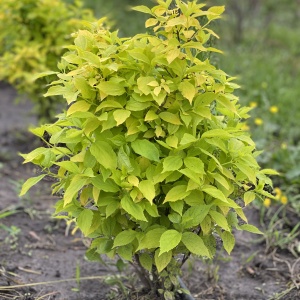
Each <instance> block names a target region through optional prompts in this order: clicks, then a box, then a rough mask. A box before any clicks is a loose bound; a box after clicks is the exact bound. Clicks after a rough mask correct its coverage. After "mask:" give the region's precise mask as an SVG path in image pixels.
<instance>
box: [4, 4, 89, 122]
mask: <svg viewBox="0 0 300 300" xmlns="http://www.w3.org/2000/svg"><path fill="white" fill-rule="evenodd" d="M0 7H1V12H0V70H1V71H0V80H4V81H7V82H9V83H10V84H11V85H13V86H14V87H15V88H16V89H17V90H18V92H19V93H20V94H26V95H27V96H29V98H30V99H31V100H33V101H35V102H36V105H37V109H38V113H39V115H40V117H48V118H49V117H50V115H51V112H49V110H51V109H52V110H55V109H54V107H51V106H53V105H54V104H53V105H52V102H54V103H55V102H58V101H59V99H58V97H56V98H55V99H54V98H51V99H48V100H47V101H46V100H45V99H44V98H43V97H42V94H43V93H45V90H46V85H47V84H48V81H49V80H50V79H48V78H46V77H44V78H42V79H39V80H38V81H36V82H35V75H36V74H37V73H42V72H47V73H46V74H52V72H49V71H57V62H58V61H59V59H60V57H61V56H62V55H63V53H64V52H65V51H66V50H65V49H64V48H63V47H64V46H65V45H68V44H69V43H72V37H71V33H72V32H74V30H77V29H79V28H83V27H84V23H83V20H85V21H92V20H94V17H93V15H92V12H91V11H90V10H85V9H82V3H81V1H76V2H75V3H74V4H66V3H65V2H63V1H61V0H38V1H36V0H22V1H18V0H0ZM52 79H53V78H52ZM52 79H51V80H52ZM49 102H50V105H49ZM60 102H62V101H61V100H60ZM53 113H54V112H52V114H53Z"/></svg>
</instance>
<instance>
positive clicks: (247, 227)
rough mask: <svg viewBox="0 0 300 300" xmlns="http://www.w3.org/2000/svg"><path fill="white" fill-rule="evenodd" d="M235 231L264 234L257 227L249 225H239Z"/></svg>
mask: <svg viewBox="0 0 300 300" xmlns="http://www.w3.org/2000/svg"><path fill="white" fill-rule="evenodd" d="M237 229H240V230H245V231H249V232H251V233H256V234H264V233H263V232H261V231H260V230H259V229H258V228H257V227H255V226H253V225H250V224H244V225H240V226H238V227H237Z"/></svg>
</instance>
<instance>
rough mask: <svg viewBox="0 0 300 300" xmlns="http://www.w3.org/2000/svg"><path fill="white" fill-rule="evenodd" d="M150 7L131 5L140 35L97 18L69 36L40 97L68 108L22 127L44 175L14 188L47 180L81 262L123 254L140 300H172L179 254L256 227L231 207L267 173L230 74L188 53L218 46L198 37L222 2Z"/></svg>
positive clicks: (210, 251) (260, 189)
mask: <svg viewBox="0 0 300 300" xmlns="http://www.w3.org/2000/svg"><path fill="white" fill-rule="evenodd" d="M158 2H159V5H157V6H155V7H154V8H152V9H150V8H148V7H146V6H138V7H136V8H135V9H136V10H138V11H141V12H144V13H147V14H150V15H151V17H150V19H148V20H147V22H146V26H147V27H148V28H153V30H152V31H151V32H150V33H148V34H139V35H136V36H134V37H132V38H119V37H118V35H117V32H110V31H109V30H105V29H103V27H99V25H98V24H97V23H94V24H91V26H90V28H89V30H85V31H79V32H77V33H76V38H75V41H74V45H71V46H70V47H69V50H70V51H69V52H68V53H66V54H65V55H64V56H63V58H62V61H61V63H60V69H61V72H60V73H59V74H58V77H59V78H58V80H56V81H54V82H53V83H52V86H51V87H50V88H49V90H48V92H47V96H51V95H62V96H63V97H64V98H65V99H66V102H67V104H68V106H69V108H68V109H67V111H65V112H63V113H62V114H60V115H59V118H58V120H57V121H56V122H55V123H53V124H48V125H43V126H41V127H39V128H36V129H34V130H32V132H33V133H34V134H36V135H37V136H39V137H40V138H43V136H44V134H45V133H46V134H47V135H48V136H50V139H49V141H46V142H47V143H48V147H40V148H37V149H35V150H34V151H33V152H31V153H29V154H26V155H23V156H24V158H25V162H26V163H27V162H32V163H34V164H37V165H39V166H40V167H42V168H43V170H44V174H42V175H40V176H38V177H34V178H31V179H29V180H28V181H27V182H26V183H25V184H24V186H23V190H22V194H23V193H25V192H26V191H27V190H28V189H29V188H30V187H31V186H32V185H34V184H36V183H37V182H39V181H40V180H41V179H42V178H44V177H45V176H50V177H54V178H55V179H56V180H57V182H56V183H55V184H54V185H53V186H52V188H53V193H61V194H62V195H63V196H62V199H61V200H60V201H58V202H57V205H56V213H57V214H60V213H62V212H63V213H67V215H68V218H70V219H73V220H74V221H75V222H76V224H77V226H78V227H79V228H80V229H81V230H82V232H83V233H84V234H85V235H86V236H88V237H91V238H93V242H92V244H91V246H90V249H89V251H88V257H90V258H95V257H97V256H99V255H102V254H106V255H107V256H109V257H114V256H117V255H118V256H120V257H121V258H122V259H124V260H128V261H135V262H136V263H137V264H138V266H139V267H140V268H141V269H142V270H143V271H141V272H140V274H143V276H142V277H141V278H144V282H145V283H146V284H147V285H148V287H149V288H151V289H152V291H154V294H153V295H152V296H153V298H152V299H159V296H158V295H157V294H155V292H156V291H159V292H162V293H164V297H165V299H174V297H175V296H174V295H175V292H176V289H178V282H177V277H176V275H178V274H179V273H180V270H179V269H180V266H181V265H182V264H183V263H184V262H185V260H186V259H187V258H188V257H189V256H190V255H191V254H194V255H198V256H202V257H206V258H212V257H213V256H214V254H215V251H216V238H217V236H219V237H220V239H221V240H222V242H223V247H224V248H225V250H226V251H227V252H228V253H230V252H231V251H232V249H233V247H234V244H235V238H234V235H233V233H232V231H233V229H238V230H246V231H250V232H254V233H260V231H259V230H258V229H257V228H256V227H254V226H252V225H250V224H247V218H246V216H245V215H244V212H243V207H244V206H245V205H247V204H249V203H250V202H251V201H253V200H254V199H255V197H262V196H268V197H273V196H272V195H270V194H269V193H268V192H267V191H265V189H264V188H265V185H267V184H271V181H270V179H269V178H268V177H267V175H266V174H269V173H270V174H272V173H274V171H272V170H261V169H260V167H259V165H258V164H257V162H256V159H255V158H256V156H257V155H258V152H257V151H256V149H255V144H254V142H253V141H252V139H251V138H250V137H249V134H248V133H247V132H246V131H243V130H242V127H243V122H242V120H243V119H246V118H248V117H249V116H248V114H247V113H248V111H249V110H250V108H247V107H242V106H241V105H240V104H239V102H238V98H237V97H236V96H234V95H233V92H234V90H235V89H236V88H237V87H238V86H237V85H236V84H234V83H233V78H230V77H229V76H228V75H227V74H226V73H225V72H223V71H222V70H219V69H217V68H215V67H214V66H213V65H212V64H211V63H210V61H209V60H208V59H206V60H201V59H199V57H200V56H201V54H202V53H206V52H209V51H215V52H218V50H217V49H214V48H210V47H208V46H207V44H206V42H207V41H208V40H209V38H210V36H211V35H214V36H216V34H215V33H214V32H213V31H212V30H211V29H210V28H209V24H210V22H211V21H213V20H214V19H217V18H219V17H220V15H221V13H222V12H223V10H224V7H222V6H221V7H211V8H209V9H208V10H203V9H202V8H203V6H204V5H203V4H197V2H196V1H188V2H184V1H181V0H175V1H171V0H167V1H158ZM171 4H173V5H175V7H176V9H175V10H173V9H171V8H170V7H171ZM199 16H201V23H200V22H199V20H198V17H199ZM149 30H150V29H149ZM53 167H54V168H53ZM149 274H151V275H152V277H151V276H149Z"/></svg>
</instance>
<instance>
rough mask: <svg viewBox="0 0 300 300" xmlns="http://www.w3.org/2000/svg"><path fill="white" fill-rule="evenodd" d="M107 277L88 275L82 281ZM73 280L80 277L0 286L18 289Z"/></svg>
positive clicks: (1, 287) (3, 289) (0, 287)
mask: <svg viewBox="0 0 300 300" xmlns="http://www.w3.org/2000/svg"><path fill="white" fill-rule="evenodd" d="M105 277H106V276H104V275H103V276H87V277H81V278H80V281H82V280H97V279H104V278H105ZM72 281H78V278H68V279H61V280H53V281H43V282H34V283H26V284H19V285H10V286H0V291H6V290H13V289H17V288H24V287H31V286H37V285H48V284H54V283H62V282H72Z"/></svg>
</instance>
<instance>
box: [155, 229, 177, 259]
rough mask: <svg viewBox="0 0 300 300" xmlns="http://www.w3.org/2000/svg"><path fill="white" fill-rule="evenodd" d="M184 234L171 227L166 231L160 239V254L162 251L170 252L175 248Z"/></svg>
mask: <svg viewBox="0 0 300 300" xmlns="http://www.w3.org/2000/svg"><path fill="white" fill-rule="evenodd" d="M181 236H182V234H181V233H180V232H178V231H177V230H174V229H170V230H167V231H165V232H164V233H163V234H162V235H161V237H160V240H159V247H160V252H159V256H160V255H161V254H162V253H165V252H168V251H170V250H172V249H174V248H175V247H176V246H177V245H178V244H179V243H180V241H181Z"/></svg>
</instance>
